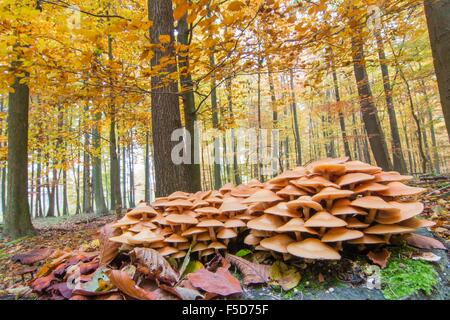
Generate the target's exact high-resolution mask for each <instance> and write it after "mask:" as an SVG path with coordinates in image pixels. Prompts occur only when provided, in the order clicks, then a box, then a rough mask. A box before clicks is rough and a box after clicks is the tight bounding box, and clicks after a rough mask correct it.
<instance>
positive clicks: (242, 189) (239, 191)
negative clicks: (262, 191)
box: [230, 185, 258, 198]
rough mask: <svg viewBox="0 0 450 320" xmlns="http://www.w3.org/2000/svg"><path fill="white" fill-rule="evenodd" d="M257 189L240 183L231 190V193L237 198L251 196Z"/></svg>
mask: <svg viewBox="0 0 450 320" xmlns="http://www.w3.org/2000/svg"><path fill="white" fill-rule="evenodd" d="M256 191H258V189H257V188H251V187H249V186H246V185H240V186H237V187H236V188H233V190H231V192H230V195H232V196H233V197H237V198H247V197H250V196H251V195H252V194H254V193H255V192H256Z"/></svg>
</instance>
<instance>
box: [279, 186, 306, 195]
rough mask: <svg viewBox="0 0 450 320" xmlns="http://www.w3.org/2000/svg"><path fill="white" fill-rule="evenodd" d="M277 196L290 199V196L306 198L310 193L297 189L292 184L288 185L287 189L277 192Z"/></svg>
mask: <svg viewBox="0 0 450 320" xmlns="http://www.w3.org/2000/svg"><path fill="white" fill-rule="evenodd" d="M276 194H277V196H280V197H290V196H306V195H308V193H306V192H305V191H303V190H302V189H299V188H297V187H296V186H294V185H292V184H288V185H287V186H286V187H284V188H283V189H281V190H280V191H277V192H276Z"/></svg>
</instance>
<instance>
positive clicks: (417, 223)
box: [399, 217, 436, 229]
mask: <svg viewBox="0 0 450 320" xmlns="http://www.w3.org/2000/svg"><path fill="white" fill-rule="evenodd" d="M399 225H401V226H402V227H407V228H413V229H419V228H429V227H433V226H435V225H436V222H434V221H430V220H425V219H417V218H416V217H414V218H410V219H407V220H404V221H402V222H400V223H399Z"/></svg>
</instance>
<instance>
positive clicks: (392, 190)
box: [378, 182, 427, 197]
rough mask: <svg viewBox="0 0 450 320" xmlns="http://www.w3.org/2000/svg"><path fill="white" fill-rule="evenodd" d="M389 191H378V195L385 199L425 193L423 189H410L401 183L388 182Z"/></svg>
mask: <svg viewBox="0 0 450 320" xmlns="http://www.w3.org/2000/svg"><path fill="white" fill-rule="evenodd" d="M387 186H388V187H389V189H387V190H384V191H380V192H378V194H380V195H382V196H386V197H401V196H415V195H418V194H421V193H423V192H425V191H426V190H427V189H425V188H416V187H410V186H407V185H406V184H403V183H401V182H389V183H388V184H387Z"/></svg>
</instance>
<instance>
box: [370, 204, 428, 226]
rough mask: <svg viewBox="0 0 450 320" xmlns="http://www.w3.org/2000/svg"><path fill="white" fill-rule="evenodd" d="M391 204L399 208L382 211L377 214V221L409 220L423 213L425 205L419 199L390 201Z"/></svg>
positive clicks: (385, 222)
mask: <svg viewBox="0 0 450 320" xmlns="http://www.w3.org/2000/svg"><path fill="white" fill-rule="evenodd" d="M388 203H389V204H391V205H393V206H394V207H396V208H397V209H398V210H395V211H392V212H390V211H382V212H379V213H378V214H377V216H376V217H375V221H376V222H379V223H381V224H393V223H397V222H401V221H404V220H408V219H410V218H412V217H414V216H417V215H418V214H420V213H422V211H423V209H424V205H423V203H421V202H418V201H404V202H397V201H389V202H388Z"/></svg>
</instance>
